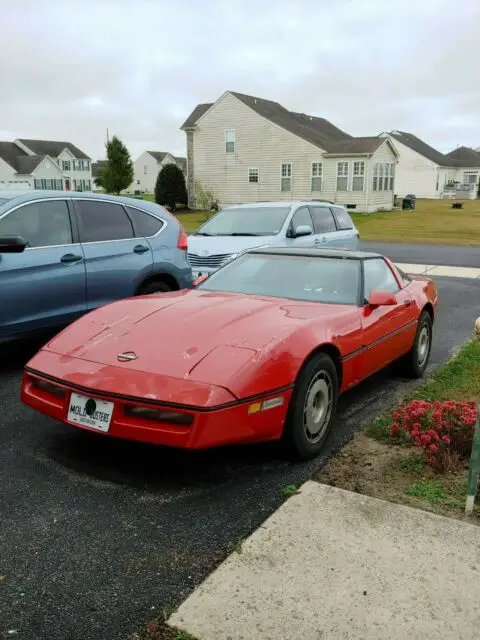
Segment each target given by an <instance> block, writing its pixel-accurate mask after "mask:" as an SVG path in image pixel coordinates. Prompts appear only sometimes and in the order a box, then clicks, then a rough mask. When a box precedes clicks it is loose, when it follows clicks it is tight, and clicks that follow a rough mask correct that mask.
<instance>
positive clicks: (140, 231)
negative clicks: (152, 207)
mask: <svg viewBox="0 0 480 640" xmlns="http://www.w3.org/2000/svg"><path fill="white" fill-rule="evenodd" d="M125 208H126V210H127V211H128V215H129V216H130V219H131V221H132V222H133V227H134V229H135V235H136V237H137V238H151V237H152V236H154V235H156V234H157V233H158V232H159V231H160V229H161V228H162V227H163V225H164V222H163V220H159V219H158V218H155V217H154V216H151V215H150V214H148V213H146V212H145V211H140V209H134V208H133V207H125Z"/></svg>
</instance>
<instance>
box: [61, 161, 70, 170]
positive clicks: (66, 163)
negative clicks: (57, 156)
mask: <svg viewBox="0 0 480 640" xmlns="http://www.w3.org/2000/svg"><path fill="white" fill-rule="evenodd" d="M70 166H71V164H70V160H62V168H63V170H64V171H70Z"/></svg>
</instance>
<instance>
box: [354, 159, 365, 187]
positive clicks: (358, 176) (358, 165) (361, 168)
mask: <svg viewBox="0 0 480 640" xmlns="http://www.w3.org/2000/svg"><path fill="white" fill-rule="evenodd" d="M364 183H365V162H363V161H360V162H354V163H353V179H352V191H363V187H364Z"/></svg>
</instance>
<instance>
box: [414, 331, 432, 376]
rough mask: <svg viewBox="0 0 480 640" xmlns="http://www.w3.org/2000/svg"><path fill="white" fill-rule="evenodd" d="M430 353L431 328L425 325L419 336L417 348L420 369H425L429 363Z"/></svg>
mask: <svg viewBox="0 0 480 640" xmlns="http://www.w3.org/2000/svg"><path fill="white" fill-rule="evenodd" d="M429 351H430V328H429V327H428V325H426V324H425V325H423V327H422V328H421V330H420V333H419V335H418V346H417V364H418V366H419V367H423V366H424V364H425V363H426V361H427V358H428V353H429Z"/></svg>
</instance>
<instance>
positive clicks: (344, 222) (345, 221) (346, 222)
mask: <svg viewBox="0 0 480 640" xmlns="http://www.w3.org/2000/svg"><path fill="white" fill-rule="evenodd" d="M333 211H334V213H335V217H336V219H337V224H338V228H339V229H340V231H347V230H348V229H353V222H352V220H351V219H350V216H349V215H348V213H347V212H346V211H345V209H341V208H340V207H334V208H333Z"/></svg>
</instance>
